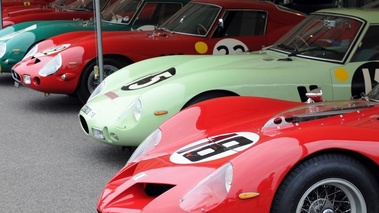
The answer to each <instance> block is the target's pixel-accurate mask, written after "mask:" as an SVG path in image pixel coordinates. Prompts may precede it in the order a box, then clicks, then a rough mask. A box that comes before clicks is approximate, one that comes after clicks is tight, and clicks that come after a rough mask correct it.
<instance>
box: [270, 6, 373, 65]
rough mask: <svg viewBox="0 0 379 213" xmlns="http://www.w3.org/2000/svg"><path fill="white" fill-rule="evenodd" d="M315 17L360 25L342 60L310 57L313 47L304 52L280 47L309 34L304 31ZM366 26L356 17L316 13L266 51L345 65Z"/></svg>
mask: <svg viewBox="0 0 379 213" xmlns="http://www.w3.org/2000/svg"><path fill="white" fill-rule="evenodd" d="M315 16H321V17H335V18H342V19H349V20H353V21H356V22H358V23H360V27H359V28H358V29H357V31H356V33H355V36H354V38H353V39H352V41H351V42H350V44H349V46H348V47H347V49H346V51H345V52H344V54H343V57H341V58H340V59H332V58H323V57H317V56H310V55H308V54H306V53H307V52H309V51H312V50H311V49H312V47H309V48H308V49H309V51H306V49H303V50H305V51H304V52H303V51H302V50H300V49H299V51H298V52H297V50H296V49H295V48H292V50H289V49H287V50H285V48H280V45H282V44H285V43H289V42H288V41H289V40H291V39H292V38H293V37H296V36H297V35H299V34H300V33H304V32H307V31H308V30H309V29H308V30H306V31H304V30H303V29H305V28H307V24H308V23H309V21H310V20H312V17H315ZM317 19H319V20H322V19H320V18H317ZM313 20H315V19H314V18H313ZM366 26H367V21H366V20H364V19H362V18H359V17H356V16H349V15H345V14H335V13H326V12H315V13H312V14H311V15H310V16H308V18H306V19H304V20H303V21H302V22H301V23H300V24H298V25H297V26H295V27H294V28H292V29H291V30H290V31H288V32H287V33H286V34H285V35H284V36H282V37H281V38H280V39H278V40H277V41H276V42H275V43H274V44H273V45H271V46H269V47H267V48H265V49H269V50H272V51H276V52H280V53H283V54H287V55H288V56H289V57H293V56H296V57H300V58H306V59H311V60H317V61H325V62H331V63H339V64H344V63H346V61H347V60H348V59H349V58H350V56H351V55H352V51H353V49H354V48H355V47H356V44H357V42H358V41H359V40H360V39H362V34H363V31H364V29H366ZM322 48H323V47H322ZM314 50H317V49H314ZM319 50H320V51H321V49H319ZM327 50H328V49H327Z"/></svg>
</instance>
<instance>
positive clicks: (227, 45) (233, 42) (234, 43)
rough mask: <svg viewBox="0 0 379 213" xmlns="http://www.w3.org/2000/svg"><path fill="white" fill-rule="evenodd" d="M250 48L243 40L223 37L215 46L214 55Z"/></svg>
mask: <svg viewBox="0 0 379 213" xmlns="http://www.w3.org/2000/svg"><path fill="white" fill-rule="evenodd" d="M248 49H249V48H248V47H247V46H246V45H245V44H244V43H242V42H241V41H239V40H237V39H233V38H226V39H222V40H220V41H219V42H217V43H216V45H215V47H214V48H213V55H232V54H236V53H239V52H245V51H247V50H248Z"/></svg>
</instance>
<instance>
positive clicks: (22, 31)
mask: <svg viewBox="0 0 379 213" xmlns="http://www.w3.org/2000/svg"><path fill="white" fill-rule="evenodd" d="M188 1H189V0H118V1H116V2H115V3H113V4H112V5H111V6H109V7H108V8H106V9H105V10H104V11H102V13H101V16H102V23H101V25H102V26H101V27H102V30H103V31H129V30H132V29H138V28H139V27H142V26H146V25H149V26H155V25H158V24H160V23H162V22H163V21H165V20H166V19H167V18H169V17H170V16H171V15H173V14H174V13H175V12H176V11H178V10H179V9H181V8H182V7H183V5H185V4H186V3H187V2H188ZM95 28H96V26H95V23H94V19H90V20H85V21H83V20H55V21H31V22H23V23H20V24H15V25H13V26H9V27H6V28H4V29H2V30H0V72H11V68H12V67H13V66H14V65H15V64H16V63H17V62H19V61H21V60H22V59H23V57H24V56H25V54H26V53H27V52H28V51H29V50H30V49H31V48H32V47H33V46H34V45H35V44H37V43H38V42H40V41H42V40H45V39H47V38H50V37H52V36H56V35H59V34H63V33H67V32H74V31H93V30H95ZM144 29H146V27H145V28H144ZM147 29H151V28H147ZM94 33H95V32H94Z"/></svg>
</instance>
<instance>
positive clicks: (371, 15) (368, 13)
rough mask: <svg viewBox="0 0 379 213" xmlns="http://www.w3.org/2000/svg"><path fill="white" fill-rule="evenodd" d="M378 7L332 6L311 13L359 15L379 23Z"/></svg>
mask: <svg viewBox="0 0 379 213" xmlns="http://www.w3.org/2000/svg"><path fill="white" fill-rule="evenodd" d="M378 12H379V10H378V9H367V8H365V9H363V8H330V9H322V10H319V11H316V12H314V13H311V14H319V13H329V14H336V15H343V16H351V17H358V18H361V19H364V20H366V21H367V22H368V23H371V24H372V23H379V16H378V14H379V13H378Z"/></svg>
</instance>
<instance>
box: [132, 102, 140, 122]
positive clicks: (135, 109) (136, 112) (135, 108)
mask: <svg viewBox="0 0 379 213" xmlns="http://www.w3.org/2000/svg"><path fill="white" fill-rule="evenodd" d="M133 115H134V118H135V119H136V121H139V119H141V116H142V100H141V98H140V97H138V98H137V100H136V101H135V102H134V106H133Z"/></svg>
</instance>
